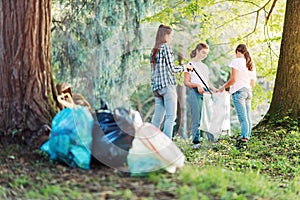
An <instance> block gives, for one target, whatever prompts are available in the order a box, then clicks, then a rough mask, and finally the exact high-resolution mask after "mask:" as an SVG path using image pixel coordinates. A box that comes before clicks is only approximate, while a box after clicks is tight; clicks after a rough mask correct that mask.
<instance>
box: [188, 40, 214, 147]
mask: <svg viewBox="0 0 300 200" xmlns="http://www.w3.org/2000/svg"><path fill="white" fill-rule="evenodd" d="M208 53H209V46H208V45H207V44H204V43H199V44H198V45H197V46H196V48H195V49H194V50H193V51H192V52H191V53H190V57H191V59H192V60H191V62H190V63H191V65H192V66H193V67H194V69H193V71H187V70H185V73H184V85H185V86H186V87H188V88H189V91H188V92H189V93H188V102H189V104H190V107H191V115H192V136H193V141H192V142H193V148H194V149H198V148H199V147H200V137H201V134H200V130H199V127H200V119H201V111H202V103H203V93H204V92H207V91H208V90H211V91H214V92H215V91H216V88H215V87H213V86H212V85H211V83H210V81H209V70H208V67H207V66H206V65H205V64H204V63H203V62H201V61H202V60H203V59H205V58H206V57H207V54H208ZM195 71H196V72H197V73H198V75H199V76H200V77H201V79H202V80H203V82H204V83H203V82H202V81H201V79H200V78H199V77H198V75H197V73H196V72H195ZM207 87H208V88H207ZM207 136H208V139H209V140H213V136H212V135H211V134H210V133H207Z"/></svg>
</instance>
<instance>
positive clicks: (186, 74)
mask: <svg viewBox="0 0 300 200" xmlns="http://www.w3.org/2000/svg"><path fill="white" fill-rule="evenodd" d="M183 83H184V85H185V86H186V87H189V88H197V89H198V92H199V93H200V94H203V93H204V90H203V88H202V87H201V86H200V85H198V84H196V83H192V82H191V75H190V73H189V72H184V81H183Z"/></svg>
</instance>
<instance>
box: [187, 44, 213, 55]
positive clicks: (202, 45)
mask: <svg viewBox="0 0 300 200" xmlns="http://www.w3.org/2000/svg"><path fill="white" fill-rule="evenodd" d="M208 48H209V47H208V45H207V44H204V43H199V44H197V46H196V48H195V49H194V50H193V51H192V52H191V53H190V57H191V58H194V57H196V55H197V50H198V51H201V50H202V49H208Z"/></svg>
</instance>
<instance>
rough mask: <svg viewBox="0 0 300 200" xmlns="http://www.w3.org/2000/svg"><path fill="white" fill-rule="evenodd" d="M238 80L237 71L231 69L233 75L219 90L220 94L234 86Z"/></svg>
mask: <svg viewBox="0 0 300 200" xmlns="http://www.w3.org/2000/svg"><path fill="white" fill-rule="evenodd" d="M236 78H237V70H236V69H234V68H231V74H230V78H229V80H228V81H227V82H226V83H225V84H224V85H223V86H222V87H220V88H219V89H218V92H223V91H224V90H225V89H226V88H228V87H230V86H231V85H233V84H234V83H235V81H236Z"/></svg>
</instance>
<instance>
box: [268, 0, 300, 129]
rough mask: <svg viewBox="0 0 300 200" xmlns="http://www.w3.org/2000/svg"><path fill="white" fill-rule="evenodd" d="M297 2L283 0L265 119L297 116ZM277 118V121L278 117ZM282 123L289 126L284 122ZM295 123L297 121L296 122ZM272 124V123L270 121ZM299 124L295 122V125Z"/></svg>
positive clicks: (299, 43) (299, 17) (299, 44)
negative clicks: (284, 4)
mask: <svg viewBox="0 0 300 200" xmlns="http://www.w3.org/2000/svg"><path fill="white" fill-rule="evenodd" d="M299 8H300V1H299V0H287V3H286V14H285V20H284V27H283V35H282V42H281V48H280V56H279V63H278V70H277V75H276V80H275V87H274V93H273V99H272V102H271V105H270V109H269V111H268V115H266V116H267V117H266V120H267V121H268V122H272V123H273V122H276V121H277V122H278V119H283V118H284V117H286V116H289V119H291V121H292V122H294V123H295V122H296V121H297V120H299V116H300V9H299ZM279 121H280V120H279ZM284 123H285V124H286V125H288V126H289V125H290V124H289V123H287V122H286V121H284ZM298 123H299V121H298ZM273 124H274V123H273ZM298 126H299V124H298Z"/></svg>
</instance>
